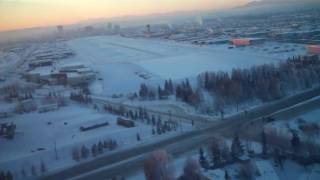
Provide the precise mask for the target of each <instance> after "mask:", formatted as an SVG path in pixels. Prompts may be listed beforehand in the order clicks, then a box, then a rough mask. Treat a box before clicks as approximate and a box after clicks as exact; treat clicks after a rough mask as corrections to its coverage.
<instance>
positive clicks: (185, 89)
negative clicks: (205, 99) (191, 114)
mask: <svg viewBox="0 0 320 180" xmlns="http://www.w3.org/2000/svg"><path fill="white" fill-rule="evenodd" d="M176 98H177V99H180V100H182V101H184V102H186V103H188V104H190V105H193V106H196V105H198V103H199V102H200V91H199V90H197V91H194V90H193V89H192V87H191V85H190V83H189V80H188V79H186V80H185V81H183V82H182V83H181V84H178V85H177V86H176Z"/></svg>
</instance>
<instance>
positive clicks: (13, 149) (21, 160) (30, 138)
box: [0, 104, 192, 177]
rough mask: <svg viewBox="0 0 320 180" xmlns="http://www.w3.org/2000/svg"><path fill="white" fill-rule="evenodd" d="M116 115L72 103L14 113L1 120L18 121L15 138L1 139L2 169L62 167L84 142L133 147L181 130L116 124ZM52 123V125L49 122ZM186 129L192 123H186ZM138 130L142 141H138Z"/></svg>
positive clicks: (175, 133)
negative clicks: (159, 132) (83, 128)
mask: <svg viewBox="0 0 320 180" xmlns="http://www.w3.org/2000/svg"><path fill="white" fill-rule="evenodd" d="M116 118H117V116H114V115H111V114H108V113H103V112H98V111H96V110H94V109H93V108H90V107H86V106H80V105H76V104H71V105H70V106H67V107H62V108H60V109H59V110H57V111H52V112H47V113H37V112H34V113H28V114H23V115H14V116H13V117H10V118H8V119H3V120H1V122H13V123H15V124H16V126H17V129H16V136H15V137H14V139H13V140H5V139H3V138H1V139H0V146H1V149H0V154H6V155H5V156H0V169H2V170H6V169H10V170H11V171H14V173H15V174H16V175H15V176H16V177H19V176H21V170H22V169H25V171H27V173H30V171H29V170H30V168H31V166H32V165H34V166H37V167H39V165H40V163H41V161H43V162H44V163H45V164H46V166H47V168H48V169H49V170H53V169H56V168H62V167H65V166H69V165H72V164H74V163H76V161H74V160H73V159H72V156H71V152H72V149H73V148H74V147H78V148H80V147H81V146H82V145H85V146H86V147H88V148H91V146H92V145H93V144H95V143H98V142H99V141H104V140H108V139H113V140H116V141H117V143H118V146H119V147H118V148H117V149H123V148H130V147H133V146H138V145H141V144H143V143H149V142H154V141H156V140H160V139H163V138H168V137H172V136H174V135H177V134H179V133H180V131H176V132H175V131H173V132H169V133H166V134H163V135H152V126H151V125H147V124H146V123H142V122H140V121H139V122H136V127H133V128H125V127H122V126H119V125H117V124H116ZM49 122H50V123H51V124H49ZM102 122H108V123H109V125H108V126H105V127H101V128H98V129H94V130H90V131H85V132H81V131H80V130H79V128H80V127H81V126H85V125H88V123H89V124H96V123H102ZM183 129H184V131H188V130H191V129H192V127H191V125H183ZM137 133H139V135H140V138H141V141H137ZM55 144H56V148H57V154H58V160H56V159H55V151H54V149H55Z"/></svg>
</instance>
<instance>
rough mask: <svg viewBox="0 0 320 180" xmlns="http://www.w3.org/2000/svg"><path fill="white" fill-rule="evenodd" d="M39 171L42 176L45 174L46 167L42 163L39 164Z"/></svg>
mask: <svg viewBox="0 0 320 180" xmlns="http://www.w3.org/2000/svg"><path fill="white" fill-rule="evenodd" d="M40 171H41V173H42V174H43V173H45V172H47V167H46V165H45V164H44V162H43V161H41V163H40Z"/></svg>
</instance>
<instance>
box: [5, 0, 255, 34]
mask: <svg viewBox="0 0 320 180" xmlns="http://www.w3.org/2000/svg"><path fill="white" fill-rule="evenodd" d="M248 1H249V0H0V31H6V30H13V29H22V28H30V27H41V26H52V25H59V24H72V23H76V22H78V21H82V20H88V19H94V18H111V17H119V16H129V15H147V14H154V13H166V12H175V11H199V10H200V11H201V10H211V9H212V10H217V9H226V8H230V7H235V6H238V5H242V4H244V3H246V2H248Z"/></svg>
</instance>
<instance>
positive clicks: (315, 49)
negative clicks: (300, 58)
mask: <svg viewBox="0 0 320 180" xmlns="http://www.w3.org/2000/svg"><path fill="white" fill-rule="evenodd" d="M308 52H309V53H310V54H320V45H310V46H308Z"/></svg>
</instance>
